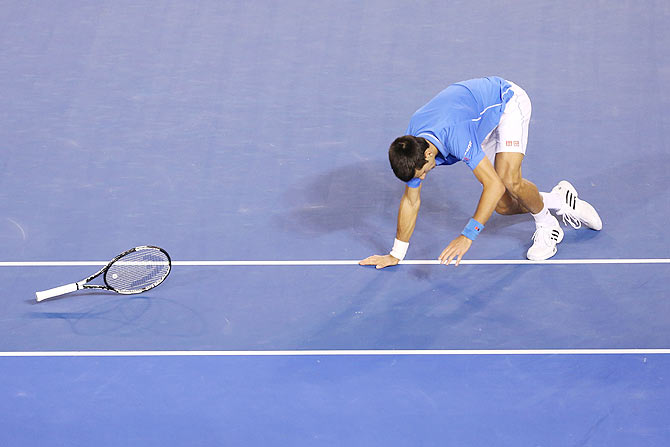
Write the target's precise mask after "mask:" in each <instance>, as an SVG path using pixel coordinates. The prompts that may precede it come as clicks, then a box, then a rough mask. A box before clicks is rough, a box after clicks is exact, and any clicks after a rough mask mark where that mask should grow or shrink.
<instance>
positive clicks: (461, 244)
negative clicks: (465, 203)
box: [439, 157, 505, 265]
mask: <svg viewBox="0 0 670 447" xmlns="http://www.w3.org/2000/svg"><path fill="white" fill-rule="evenodd" d="M473 173H474V174H475V177H477V180H479V182H480V183H481V184H482V186H483V190H482V195H481V196H480V198H479V203H478V204H477V209H476V210H475V214H474V216H473V217H472V219H470V222H468V225H466V227H465V229H464V230H463V233H461V235H460V236H458V237H457V238H456V239H454V240H453V241H451V243H450V244H449V245H448V246H447V248H445V249H444V250H443V251H442V254H440V258H439V259H440V262H441V263H443V264H447V265H449V263H450V262H451V261H452V260H453V259H454V258H456V265H458V264H460V262H461V259H462V258H463V255H464V254H465V253H466V252H467V251H468V250H469V249H470V246H471V245H472V241H473V240H474V238H475V237H476V236H477V234H479V232H480V231H481V230H482V229H483V227H484V225H485V224H486V222H488V220H489V219H490V218H491V214H493V211H494V210H495V209H496V205H497V204H498V202H499V201H500V199H501V198H502V196H503V194H504V193H505V185H504V184H503V182H502V180H501V179H500V177H499V176H498V173H496V171H495V169H494V168H493V165H492V164H491V162H490V161H489V159H488V158H486V157H484V158H483V159H482V161H480V162H479V164H478V165H477V167H476V168H475V169H474V170H473Z"/></svg>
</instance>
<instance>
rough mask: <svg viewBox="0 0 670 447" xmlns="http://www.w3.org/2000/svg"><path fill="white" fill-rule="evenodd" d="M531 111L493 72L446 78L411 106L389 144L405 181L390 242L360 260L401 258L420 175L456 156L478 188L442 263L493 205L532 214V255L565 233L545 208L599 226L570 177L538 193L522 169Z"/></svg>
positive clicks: (457, 252)
mask: <svg viewBox="0 0 670 447" xmlns="http://www.w3.org/2000/svg"><path fill="white" fill-rule="evenodd" d="M530 114H531V104H530V98H528V95H527V94H526V92H525V91H524V90H523V89H522V88H521V87H519V86H518V85H516V84H514V83H512V82H509V81H506V80H504V79H502V78H499V77H495V76H494V77H488V78H481V79H471V80H469V81H463V82H458V83H456V84H453V85H450V86H449V87H447V88H446V89H445V90H443V91H442V92H440V93H439V94H438V95H437V96H436V97H435V98H433V99H432V100H431V101H430V102H428V104H426V105H425V106H423V107H422V108H420V109H419V110H417V111H416V113H414V115H413V116H412V119H411V120H410V123H409V128H408V129H407V135H405V136H403V137H399V138H397V139H396V140H395V141H394V142H393V143H392V144H391V147H390V148H389V161H390V162H391V168H392V169H393V172H394V173H395V175H396V176H397V177H398V178H399V179H400V180H402V181H403V182H406V186H405V193H404V194H403V196H402V199H401V200H400V210H399V212H398V228H397V232H396V239H395V243H394V244H393V249H392V250H391V253H390V254H388V255H381V256H379V255H375V256H370V257H369V258H367V259H364V260H362V261H360V264H361V265H375V266H377V268H384V267H388V266H391V265H396V264H398V262H400V261H401V260H402V259H403V258H404V257H405V254H406V253H407V248H408V247H409V239H410V237H411V236H412V233H413V232H414V226H415V224H416V218H417V215H418V213H419V205H420V203H421V200H420V195H421V187H422V182H423V181H424V180H425V179H426V175H427V174H428V172H430V171H431V170H432V169H433V168H434V167H435V166H440V165H451V164H454V163H456V162H457V161H463V162H465V163H466V164H467V165H468V166H469V167H470V169H472V172H473V173H474V175H475V177H476V178H477V180H479V182H480V183H481V184H482V185H483V187H484V188H483V191H482V195H481V197H480V199H479V204H478V205H477V209H476V210H475V214H474V216H473V217H472V218H471V219H470V221H469V222H468V223H467V225H465V228H464V229H463V232H462V233H461V234H460V236H458V237H457V238H456V239H454V240H453V241H451V243H449V245H448V246H447V248H445V249H444V250H443V251H442V254H440V257H439V260H440V262H441V263H443V264H447V265H448V264H449V263H451V261H452V260H454V258H455V259H456V265H458V264H459V263H460V261H461V259H462V257H463V255H464V254H465V253H466V252H467V251H468V249H469V248H470V245H471V244H472V242H473V241H474V240H475V239H476V238H477V235H478V234H479V233H480V232H481V231H482V230H483V229H484V225H485V224H486V222H487V221H488V220H489V218H490V217H491V214H493V211H494V210H495V211H496V212H498V213H499V214H505V215H509V214H523V213H531V215H532V216H533V218H534V219H535V225H536V231H535V234H534V235H533V237H532V240H533V244H532V246H531V247H530V248H529V249H528V253H527V257H528V259H530V260H534V261H540V260H544V259H548V258H550V257H552V256H553V255H554V254H556V245H557V244H558V243H559V242H561V240H562V239H563V230H562V229H561V227H560V225H559V223H558V220H557V219H556V218H555V217H554V216H553V215H552V214H551V213H550V211H549V210H555V211H556V214H558V215H561V216H563V222H564V223H565V224H568V223H569V224H570V225H572V226H573V227H574V228H575V229H578V228H579V227H581V225H582V223H583V224H584V225H585V226H587V227H589V228H591V229H593V230H600V229H601V228H602V222H601V220H600V217H599V216H598V213H597V212H596V210H595V209H594V208H593V207H592V206H591V205H590V204H588V203H587V202H585V201H583V200H581V199H578V198H577V191H576V190H575V188H574V187H573V186H572V185H571V184H570V183H569V182H567V181H565V180H563V181H561V182H559V183H558V185H556V186H555V187H554V188H553V189H552V190H551V192H549V193H544V192H539V191H538V189H537V187H536V186H535V185H534V184H533V183H531V182H529V181H528V180H526V179H524V178H523V177H522V176H521V162H522V161H523V158H524V155H525V154H526V144H527V142H528V125H529V123H530Z"/></svg>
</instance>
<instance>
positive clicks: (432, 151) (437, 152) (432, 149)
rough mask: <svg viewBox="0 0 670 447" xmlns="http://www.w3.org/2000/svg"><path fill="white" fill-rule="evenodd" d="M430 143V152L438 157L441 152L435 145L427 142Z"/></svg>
mask: <svg viewBox="0 0 670 447" xmlns="http://www.w3.org/2000/svg"><path fill="white" fill-rule="evenodd" d="M426 141H427V142H428V150H430V152H431V154H433V155H437V154H439V153H440V151H438V150H437V148H436V147H435V145H434V144H433V143H431V142H430V141H428V140H426Z"/></svg>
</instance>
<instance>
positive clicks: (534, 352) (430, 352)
mask: <svg viewBox="0 0 670 447" xmlns="http://www.w3.org/2000/svg"><path fill="white" fill-rule="evenodd" d="M623 354H635V355H652V354H670V349H386V350H385V349H380V350H376V349H367V350H366V349H362V350H293V351H42V352H39V351H35V352H30V351H23V352H20V351H17V352H0V357H233V356H256V357H278V356H303V357H304V356H386V355H396V356H400V355H403V356H408V355H432V356H435V355H623Z"/></svg>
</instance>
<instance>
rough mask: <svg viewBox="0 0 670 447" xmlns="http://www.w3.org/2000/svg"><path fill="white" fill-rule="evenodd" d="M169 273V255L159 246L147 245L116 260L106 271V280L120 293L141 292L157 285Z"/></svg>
mask: <svg viewBox="0 0 670 447" xmlns="http://www.w3.org/2000/svg"><path fill="white" fill-rule="evenodd" d="M168 273H170V259H169V258H168V256H167V255H166V254H165V253H163V252H162V251H161V250H159V249H157V248H152V247H146V248H142V249H139V250H137V251H132V252H130V253H128V254H126V255H125V256H122V257H121V258H119V259H117V260H116V261H114V263H113V264H112V265H110V266H109V269H108V270H107V272H106V273H105V282H106V283H107V285H108V286H109V287H111V288H113V289H114V290H116V291H117V292H120V293H139V292H143V291H145V290H148V289H151V288H152V287H156V286H157V285H158V284H160V283H161V282H163V280H164V279H165V278H166V277H167V275H168Z"/></svg>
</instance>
